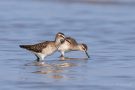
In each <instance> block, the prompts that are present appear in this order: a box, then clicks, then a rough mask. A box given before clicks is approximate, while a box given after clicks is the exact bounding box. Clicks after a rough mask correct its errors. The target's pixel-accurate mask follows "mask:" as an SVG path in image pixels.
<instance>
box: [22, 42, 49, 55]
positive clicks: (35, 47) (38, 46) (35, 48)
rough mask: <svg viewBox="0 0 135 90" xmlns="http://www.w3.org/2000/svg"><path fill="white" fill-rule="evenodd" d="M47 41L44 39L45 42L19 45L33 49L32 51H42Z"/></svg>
mask: <svg viewBox="0 0 135 90" xmlns="http://www.w3.org/2000/svg"><path fill="white" fill-rule="evenodd" d="M48 43H50V42H48V41H45V42H41V43H38V44H34V45H20V47H21V48H24V49H27V50H30V51H33V52H37V53H40V52H42V49H43V48H46V47H47V45H48Z"/></svg>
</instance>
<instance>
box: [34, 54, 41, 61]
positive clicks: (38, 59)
mask: <svg viewBox="0 0 135 90" xmlns="http://www.w3.org/2000/svg"><path fill="white" fill-rule="evenodd" d="M35 56H36V57H37V59H36V60H37V62H39V61H40V58H39V57H38V55H36V54H35Z"/></svg>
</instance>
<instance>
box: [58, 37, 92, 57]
mask: <svg viewBox="0 0 135 90" xmlns="http://www.w3.org/2000/svg"><path fill="white" fill-rule="evenodd" d="M87 50H88V47H87V45H86V44H83V43H77V41H76V40H75V39H74V38H71V37H66V38H65V40H64V42H63V43H62V44H61V45H60V47H59V48H58V51H60V52H61V56H60V57H64V54H65V52H70V51H83V52H85V53H86V55H87V57H88V58H89V57H90V56H89V55H88V53H87Z"/></svg>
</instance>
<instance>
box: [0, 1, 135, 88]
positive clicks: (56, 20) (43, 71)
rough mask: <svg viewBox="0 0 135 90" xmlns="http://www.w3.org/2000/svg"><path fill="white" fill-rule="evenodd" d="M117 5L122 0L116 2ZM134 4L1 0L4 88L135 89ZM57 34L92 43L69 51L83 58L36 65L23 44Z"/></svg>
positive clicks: (51, 59) (1, 79)
mask: <svg viewBox="0 0 135 90" xmlns="http://www.w3.org/2000/svg"><path fill="white" fill-rule="evenodd" d="M116 3H117V2H116ZM134 10H135V4H134V1H133V0H130V1H126V0H125V2H124V3H123V1H122V0H119V3H117V4H114V3H106V4H103V3H101V4H100V3H87V2H85V3H82V2H80V3H77V2H73V3H72V2H65V0H63V2H59V0H58V1H57V2H56V1H55V2H54V1H53V0H52V1H46V0H12V1H11V0H0V68H1V69H0V72H1V73H0V86H1V87H0V89H1V90H11V89H13V90H24V89H25V90H69V89H70V90H90V89H91V90H134V89H135V72H134V70H135V53H134V52H135V47H134V45H135V11H134ZM57 32H63V33H65V34H66V35H67V36H72V37H74V38H75V39H76V40H78V42H80V43H86V44H87V45H88V47H89V50H88V52H89V54H90V56H91V58H90V59H88V60H86V59H83V58H85V57H86V56H85V54H84V53H82V52H71V53H67V54H66V56H67V57H70V58H80V60H66V61H61V60H60V59H59V58H58V57H59V56H60V54H59V53H58V52H57V53H55V54H54V55H52V56H49V57H47V58H45V62H46V63H47V64H49V66H36V65H33V63H34V60H35V57H34V55H32V54H31V53H29V52H27V51H26V50H23V49H21V48H19V47H18V45H20V44H34V43H38V42H41V41H45V40H54V36H55V34H56V33H57Z"/></svg>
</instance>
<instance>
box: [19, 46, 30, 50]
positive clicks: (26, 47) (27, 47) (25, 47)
mask: <svg viewBox="0 0 135 90" xmlns="http://www.w3.org/2000/svg"><path fill="white" fill-rule="evenodd" d="M19 46H20V48H24V49H28V50H29V48H30V47H31V45H19Z"/></svg>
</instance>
